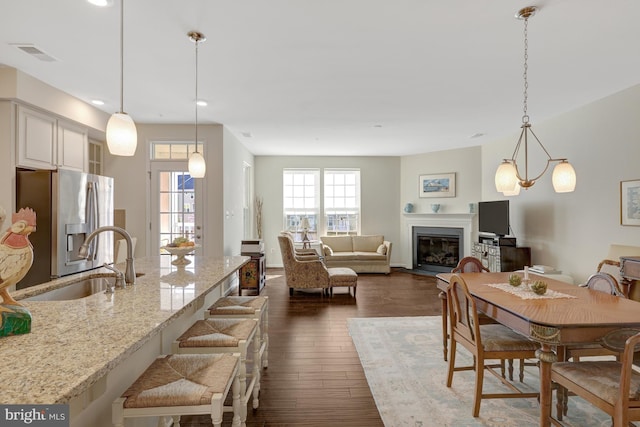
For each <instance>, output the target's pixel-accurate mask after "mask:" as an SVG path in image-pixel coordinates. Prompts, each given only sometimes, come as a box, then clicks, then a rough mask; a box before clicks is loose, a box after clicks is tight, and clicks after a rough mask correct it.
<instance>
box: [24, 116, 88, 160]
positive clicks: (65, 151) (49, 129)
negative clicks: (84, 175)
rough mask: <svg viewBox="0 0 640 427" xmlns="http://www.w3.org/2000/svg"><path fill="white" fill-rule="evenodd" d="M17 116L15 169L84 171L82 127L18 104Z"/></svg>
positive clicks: (85, 135) (84, 130)
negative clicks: (16, 167)
mask: <svg viewBox="0 0 640 427" xmlns="http://www.w3.org/2000/svg"><path fill="white" fill-rule="evenodd" d="M17 113H18V114H17V118H18V123H17V125H18V126H17V132H16V145H17V146H16V152H17V153H18V158H17V166H21V167H28V168H36V169H57V168H59V167H60V168H64V169H73V170H78V171H83V172H86V171H87V170H88V168H89V155H88V151H89V132H88V129H87V128H86V127H82V126H79V125H77V124H74V123H71V122H68V121H65V120H62V119H58V118H56V117H54V116H51V115H48V114H46V113H43V112H40V111H36V110H33V109H30V108H28V107H24V106H22V105H18V106H17Z"/></svg>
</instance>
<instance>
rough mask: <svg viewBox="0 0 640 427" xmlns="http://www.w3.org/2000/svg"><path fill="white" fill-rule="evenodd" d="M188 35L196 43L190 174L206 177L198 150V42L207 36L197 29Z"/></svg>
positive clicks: (204, 164) (194, 176) (205, 170)
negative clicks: (194, 140) (193, 145)
mask: <svg viewBox="0 0 640 427" xmlns="http://www.w3.org/2000/svg"><path fill="white" fill-rule="evenodd" d="M187 36H189V38H190V39H191V41H192V42H194V43H195V44H196V100H195V106H196V151H194V152H193V153H191V156H189V175H191V176H192V177H193V178H204V175H205V173H206V172H207V165H206V163H205V161H204V157H202V154H200V153H199V152H198V44H199V43H201V42H204V41H205V40H206V39H207V38H206V37H205V36H204V34H202V33H199V32H197V31H189V33H188V34H187Z"/></svg>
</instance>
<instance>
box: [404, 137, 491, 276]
mask: <svg viewBox="0 0 640 427" xmlns="http://www.w3.org/2000/svg"><path fill="white" fill-rule="evenodd" d="M480 157H481V150H480V147H470V148H461V149H456V150H447V151H438V152H434V153H427V154H419V155H414V156H405V157H402V158H401V179H400V194H401V200H400V204H399V205H398V206H397V210H398V212H403V209H404V206H405V205H406V204H407V203H412V204H413V206H414V209H413V212H414V213H431V212H432V211H431V204H433V203H439V204H440V210H439V211H438V213H442V214H445V213H469V203H474V204H475V205H477V203H478V201H480V192H481V188H482V183H481V181H480V178H481V164H480ZM451 172H454V173H455V174H456V196H455V197H440V198H420V197H419V185H418V182H419V177H420V175H426V174H441V173H451ZM474 224H477V218H476V219H475V220H474ZM402 226H403V224H402V221H401V223H400V224H399V227H402ZM474 227H477V226H476V225H474ZM474 229H475V228H474ZM401 237H402V239H403V240H402V241H401V244H400V245H396V249H394V250H397V251H398V252H400V253H402V258H399V259H401V260H403V262H404V264H403V266H404V267H405V268H411V259H412V254H410V253H407V251H408V248H410V247H411V245H410V242H406V241H405V239H406V238H407V237H406V233H401ZM474 237H475V236H474ZM465 255H471V254H470V253H469V254H465Z"/></svg>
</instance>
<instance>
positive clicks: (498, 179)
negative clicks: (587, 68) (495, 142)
mask: <svg viewBox="0 0 640 427" xmlns="http://www.w3.org/2000/svg"><path fill="white" fill-rule="evenodd" d="M537 10H538V9H537V8H536V7H534V6H530V7H525V8H524V9H521V10H520V11H519V12H518V14H517V15H516V18H518V19H522V20H524V108H523V112H524V115H523V116H522V126H521V128H522V132H521V133H520V138H519V139H518V143H517V144H516V148H515V150H514V151H513V155H512V156H511V158H510V159H504V160H503V162H502V163H501V164H500V166H499V167H498V169H497V170H496V176H495V184H496V190H498V191H499V192H501V193H503V194H504V195H505V196H517V195H518V194H519V193H520V188H524V189H525V190H526V189H528V188H529V187H531V186H533V184H535V183H536V181H537V180H538V179H539V178H540V177H541V176H542V175H544V173H545V172H546V171H547V169H548V168H549V165H550V164H551V162H558V164H557V165H556V167H555V168H554V170H553V177H552V181H553V188H554V190H555V191H556V193H568V192H571V191H573V190H575V188H576V171H575V170H574V169H573V166H571V164H570V163H569V162H568V161H567V159H563V158H558V159H553V158H551V156H550V155H549V152H548V151H547V149H546V148H545V147H544V145H542V143H541V142H540V140H539V139H538V137H537V136H536V134H535V133H533V129H531V123H529V115H528V114H527V89H528V87H529V82H528V80H527V68H528V65H527V60H528V59H529V41H528V31H527V30H528V23H529V18H530V17H532V16H533V15H535V13H536V11H537ZM529 135H531V136H533V138H534V139H535V141H536V142H537V143H538V145H539V146H540V148H541V149H542V151H544V153H545V154H546V155H547V164H546V165H545V167H544V169H543V170H542V172H540V174H539V175H538V176H536V177H535V178H530V177H529ZM523 142H524V176H523V175H521V173H520V169H519V168H518V163H517V157H518V153H519V151H520V147H521V144H522V143H523Z"/></svg>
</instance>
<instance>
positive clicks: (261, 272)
mask: <svg viewBox="0 0 640 427" xmlns="http://www.w3.org/2000/svg"><path fill="white" fill-rule="evenodd" d="M241 255H244V256H249V257H251V260H250V261H249V262H248V263H246V264H245V265H243V266H242V267H241V268H240V271H239V274H240V284H239V285H238V295H242V291H243V290H250V291H252V292H254V293H255V295H260V291H261V290H262V288H263V287H264V285H265V283H266V282H267V278H266V268H265V256H264V253H245V252H243V253H241Z"/></svg>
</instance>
